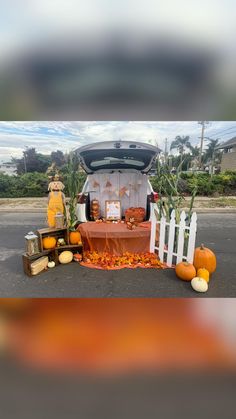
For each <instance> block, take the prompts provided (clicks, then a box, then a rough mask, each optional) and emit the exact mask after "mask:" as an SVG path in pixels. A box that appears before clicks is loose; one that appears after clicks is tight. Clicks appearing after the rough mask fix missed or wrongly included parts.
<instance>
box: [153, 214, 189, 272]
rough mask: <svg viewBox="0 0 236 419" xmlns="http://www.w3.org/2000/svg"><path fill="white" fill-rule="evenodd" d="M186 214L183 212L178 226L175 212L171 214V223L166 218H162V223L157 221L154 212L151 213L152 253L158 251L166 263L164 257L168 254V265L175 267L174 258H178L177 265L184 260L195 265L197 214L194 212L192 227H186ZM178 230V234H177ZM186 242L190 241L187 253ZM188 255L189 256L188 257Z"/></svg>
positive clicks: (161, 259) (162, 260)
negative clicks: (167, 229) (158, 228)
mask: <svg viewBox="0 0 236 419" xmlns="http://www.w3.org/2000/svg"><path fill="white" fill-rule="evenodd" d="M185 220H186V214H185V212H184V211H182V212H181V215H180V222H179V224H176V218H175V211H174V210H173V211H172V213H171V220H170V222H169V223H168V222H166V218H165V216H162V217H161V220H160V221H157V219H156V216H155V213H154V210H152V213H151V237H150V252H152V253H153V252H155V251H156V250H157V251H158V256H159V259H160V261H161V262H164V255H165V254H167V258H166V265H167V266H170V267H171V266H172V265H173V257H174V256H175V257H176V263H179V262H181V261H182V260H187V261H188V262H190V263H193V257H194V250H195V241H196V231H197V214H196V213H195V212H194V213H193V215H192V217H191V220H190V225H189V226H188V225H186V221H185ZM157 224H159V225H160V231H159V244H158V245H156V226H157ZM166 227H167V228H169V231H168V247H167V249H166V234H167V231H166ZM177 230H178V232H177ZM176 240H177V246H176V251H174V244H175V241H176ZM186 240H188V246H187V251H186V246H185V243H186ZM186 253H187V255H186Z"/></svg>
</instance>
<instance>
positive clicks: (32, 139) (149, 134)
mask: <svg viewBox="0 0 236 419" xmlns="http://www.w3.org/2000/svg"><path fill="white" fill-rule="evenodd" d="M177 135H181V136H182V135H184V136H185V135H189V136H190V142H191V143H192V145H198V144H199V141H200V139H199V137H200V135H201V126H200V125H199V124H198V121H180V122H176V121H173V122H171V121H160V122H159V121H104V122H103V121H98V122H96V121H64V122H63V121H61V122H59V121H55V122H54V121H49V122H42V121H40V122H33V121H30V122H18V121H17V122H4V121H0V161H1V162H6V161H10V160H11V158H12V157H15V158H20V157H22V152H23V150H24V149H25V148H26V147H35V148H36V150H37V151H38V152H40V153H43V154H50V153H51V152H52V151H56V150H62V151H63V152H70V151H71V150H73V149H75V148H78V147H80V146H82V145H85V144H88V143H94V142H99V141H110V140H115V141H116V140H124V141H125V140H126V141H140V142H144V143H148V142H149V143H151V144H153V145H156V144H157V145H158V146H159V147H160V148H161V149H163V150H164V144H165V138H167V140H168V148H169V147H170V144H171V142H172V141H173V140H174V139H175V137H176V136H177ZM205 136H206V137H210V138H213V139H216V138H219V139H220V141H221V142H224V141H226V140H228V139H230V138H232V137H235V136H236V121H215V122H214V121H212V122H209V124H208V125H207V127H206V130H205ZM206 143H207V142H206Z"/></svg>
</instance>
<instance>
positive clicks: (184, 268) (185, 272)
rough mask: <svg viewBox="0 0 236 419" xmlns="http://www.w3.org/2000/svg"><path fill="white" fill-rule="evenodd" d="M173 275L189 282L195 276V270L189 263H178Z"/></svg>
mask: <svg viewBox="0 0 236 419" xmlns="http://www.w3.org/2000/svg"><path fill="white" fill-rule="evenodd" d="M175 273H176V275H177V276H178V278H180V279H182V280H183V281H191V279H193V278H194V277H195V276H196V269H195V268H194V266H193V265H192V264H191V263H188V262H180V263H178V264H177V265H176V267H175Z"/></svg>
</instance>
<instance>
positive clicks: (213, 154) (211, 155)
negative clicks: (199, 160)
mask: <svg viewBox="0 0 236 419" xmlns="http://www.w3.org/2000/svg"><path fill="white" fill-rule="evenodd" d="M206 139H207V140H208V141H209V143H208V144H207V149H206V151H205V153H204V161H205V162H207V161H209V160H210V161H211V164H210V165H211V174H213V167H214V164H215V160H216V158H218V159H219V157H220V154H221V152H220V151H219V150H216V148H217V146H218V145H219V139H218V138H217V139H216V140H213V138H208V137H206Z"/></svg>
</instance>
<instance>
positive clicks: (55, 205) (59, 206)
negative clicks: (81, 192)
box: [47, 191, 65, 228]
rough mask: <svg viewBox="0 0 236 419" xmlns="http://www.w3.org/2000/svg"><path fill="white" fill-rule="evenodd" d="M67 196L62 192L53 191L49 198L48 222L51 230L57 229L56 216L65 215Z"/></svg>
mask: <svg viewBox="0 0 236 419" xmlns="http://www.w3.org/2000/svg"><path fill="white" fill-rule="evenodd" d="M64 200H65V196H64V194H63V192H61V191H51V192H49V197H48V210H47V221H48V226H49V227H50V228H53V227H55V215H56V214H58V213H60V214H63V213H64Z"/></svg>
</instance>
